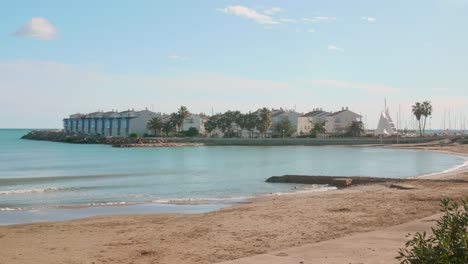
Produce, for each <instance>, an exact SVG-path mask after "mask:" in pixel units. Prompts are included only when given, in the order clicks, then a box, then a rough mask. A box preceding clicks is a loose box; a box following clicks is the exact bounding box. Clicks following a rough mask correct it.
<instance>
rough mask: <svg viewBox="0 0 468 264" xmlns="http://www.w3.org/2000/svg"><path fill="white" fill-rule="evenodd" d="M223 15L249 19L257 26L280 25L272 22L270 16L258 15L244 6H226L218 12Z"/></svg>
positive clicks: (274, 21)
mask: <svg viewBox="0 0 468 264" xmlns="http://www.w3.org/2000/svg"><path fill="white" fill-rule="evenodd" d="M220 11H221V12H223V13H225V14H231V15H235V16H241V17H245V18H247V19H251V20H253V21H255V22H256V23H258V24H267V25H274V24H280V23H279V22H278V21H276V20H274V19H273V18H272V17H271V16H268V15H264V14H260V13H258V12H257V11H255V10H253V9H250V8H248V7H245V6H240V5H236V6H228V7H225V8H223V9H221V10H220Z"/></svg>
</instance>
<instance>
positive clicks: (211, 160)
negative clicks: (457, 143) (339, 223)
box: [0, 129, 465, 213]
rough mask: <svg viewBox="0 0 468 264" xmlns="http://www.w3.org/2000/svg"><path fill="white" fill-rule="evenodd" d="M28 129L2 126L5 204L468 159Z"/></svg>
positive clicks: (209, 190)
mask: <svg viewBox="0 0 468 264" xmlns="http://www.w3.org/2000/svg"><path fill="white" fill-rule="evenodd" d="M27 132H28V130H6V129H3V130H0V210H2V211H7V210H18V209H32V208H35V209H38V208H39V209H40V208H50V207H54V208H56V207H61V206H78V205H79V206H81V205H88V206H99V205H106V204H121V203H122V204H123V203H177V202H184V201H185V202H187V201H188V202H190V201H197V200H203V201H209V202H213V203H215V202H216V201H224V200H227V201H228V200H229V199H237V198H241V197H250V196H252V195H258V194H265V193H277V192H290V191H292V190H293V189H294V187H295V186H294V185H289V184H269V183H265V179H266V178H268V177H270V176H275V175H284V174H305V175H340V176H354V175H359V176H381V177H407V176H416V175H423V174H430V173H434V172H439V171H443V170H447V169H450V168H453V167H455V166H458V165H460V164H462V163H463V162H465V160H464V158H462V157H458V156H454V155H448V154H440V153H433V152H424V151H414V150H394V149H382V148H343V147H302V146H294V147H235V146H232V147H231V146H221V147H213V146H211V147H178V148H112V147H110V146H106V145H76V144H66V143H54V142H42V141H30V140H22V139H20V137H21V136H22V135H24V134H26V133H27ZM301 187H302V186H301ZM309 188H310V187H309ZM314 188H315V187H314ZM317 188H318V187H317ZM0 213H1V212H0Z"/></svg>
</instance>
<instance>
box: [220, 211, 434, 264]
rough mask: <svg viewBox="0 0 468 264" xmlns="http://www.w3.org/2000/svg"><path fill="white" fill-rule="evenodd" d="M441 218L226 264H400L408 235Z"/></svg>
mask: <svg viewBox="0 0 468 264" xmlns="http://www.w3.org/2000/svg"><path fill="white" fill-rule="evenodd" d="M440 216H441V214H438V215H434V216H431V217H427V218H424V219H421V220H416V221H413V222H410V223H406V224H401V225H397V226H393V227H388V228H385V229H382V230H378V231H373V232H368V233H362V234H356V235H352V236H349V237H344V238H339V239H336V240H330V241H324V242H320V243H314V244H308V245H304V246H301V247H296V248H289V249H285V250H280V251H276V252H270V253H266V254H262V255H256V256H252V257H247V258H242V259H238V260H234V261H228V262H223V264H276V263H278V264H280V263H281V264H322V263H323V264H348V263H349V264H368V263H369V264H379V263H385V264H387V263H399V262H398V261H397V260H396V259H395V256H397V254H398V249H399V248H401V247H403V246H404V244H405V242H406V241H407V238H406V237H405V236H406V235H407V234H408V233H412V234H414V233H416V232H421V231H426V232H429V233H430V234H432V233H431V232H430V227H431V226H434V225H435V221H436V220H437V219H438V218H440Z"/></svg>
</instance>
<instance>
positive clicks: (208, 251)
mask: <svg viewBox="0 0 468 264" xmlns="http://www.w3.org/2000/svg"><path fill="white" fill-rule="evenodd" d="M447 148H448V149H450V148H453V147H447ZM460 149H462V150H463V151H465V153H468V145H465V146H461V147H460ZM444 150H447V149H444ZM453 178H456V179H463V180H468V171H467V170H464V171H462V172H457V174H456V175H455V176H453ZM408 184H410V185H411V186H413V187H414V188H412V189H395V188H388V186H387V185H385V184H382V183H377V184H370V185H362V186H353V187H350V188H346V189H341V190H333V191H326V192H315V193H299V194H290V195H278V196H268V197H258V198H254V199H252V200H251V201H250V202H249V203H244V204H239V205H236V206H233V207H228V208H222V209H219V210H216V211H212V212H207V213H199V214H147V215H142V214H135V215H109V216H96V217H90V218H84V219H76V220H70V221H59V222H57V221H56V222H43V223H35V224H19V225H8V226H0V246H1V247H2V254H0V263H10V264H20V263H21V264H25V263H26V264H27V263H66V262H69V263H92V262H95V263H106V262H107V263H117V264H124V263H131V262H133V263H170V264H173V263H175V264H177V263H196V264H208V263H218V262H222V261H228V260H234V259H239V258H242V257H248V256H253V255H257V254H262V253H268V252H275V251H277V250H283V249H286V248H291V247H297V246H302V245H310V244H314V243H317V242H321V241H330V240H333V239H337V238H342V237H349V236H351V235H353V234H361V233H365V232H369V231H374V230H381V229H382V228H385V227H389V226H395V225H398V224H402V223H407V222H410V221H413V220H416V219H421V218H424V217H428V216H431V215H434V214H436V213H438V212H439V207H438V204H439V201H440V199H441V198H443V197H445V198H451V199H452V200H455V201H459V200H460V199H461V198H462V197H467V196H468V188H467V186H468V184H466V183H453V182H449V181H418V180H417V179H413V180H412V181H410V182H409V183H408ZM401 247H404V244H402V245H401ZM18 249H21V250H18ZM329 250H330V252H332V251H333V252H335V251H336V249H335V248H330V249H329ZM325 253H326V252H325ZM376 253H378V252H376ZM394 254H395V256H396V255H397V250H395V252H394ZM387 255H388V254H387ZM390 255H392V254H390ZM392 261H395V260H394V259H388V260H387V261H386V262H388V263H392Z"/></svg>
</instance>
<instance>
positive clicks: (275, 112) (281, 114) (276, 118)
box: [268, 108, 302, 136]
mask: <svg viewBox="0 0 468 264" xmlns="http://www.w3.org/2000/svg"><path fill="white" fill-rule="evenodd" d="M301 115H302V114H301V113H298V112H296V111H294V110H285V109H283V108H280V109H272V110H271V112H270V117H271V126H270V128H269V129H268V135H269V136H271V135H272V134H273V130H274V128H275V126H276V124H278V123H280V122H281V121H283V120H284V119H288V120H289V122H291V125H292V127H294V128H295V130H296V132H295V133H294V134H293V136H295V135H297V132H298V131H299V129H298V128H299V127H298V118H299V117H300V116H301Z"/></svg>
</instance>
